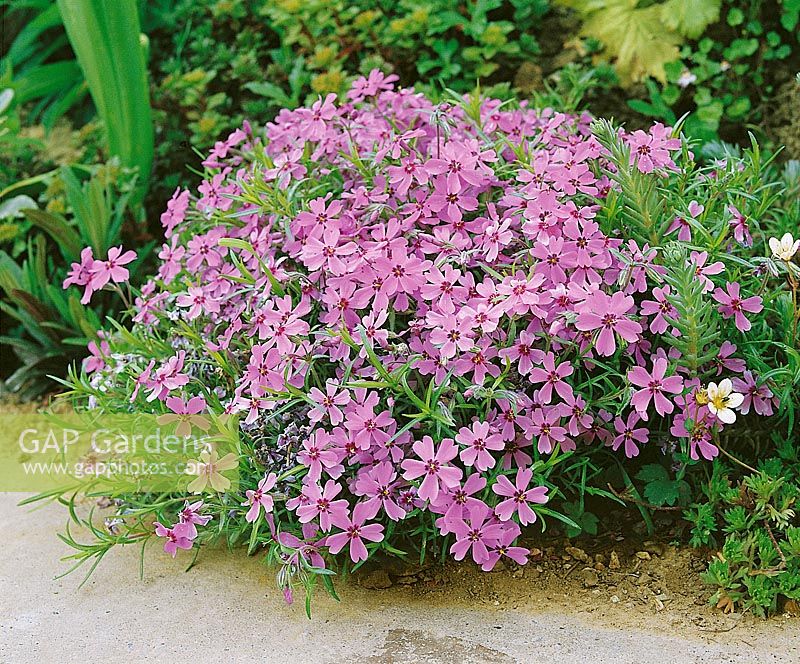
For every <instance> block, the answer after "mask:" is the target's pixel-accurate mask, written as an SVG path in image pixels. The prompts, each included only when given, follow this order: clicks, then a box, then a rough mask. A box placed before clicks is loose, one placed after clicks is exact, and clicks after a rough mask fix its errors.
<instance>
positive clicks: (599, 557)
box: [594, 553, 606, 565]
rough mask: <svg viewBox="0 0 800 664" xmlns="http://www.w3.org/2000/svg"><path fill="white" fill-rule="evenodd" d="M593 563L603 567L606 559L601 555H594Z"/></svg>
mask: <svg viewBox="0 0 800 664" xmlns="http://www.w3.org/2000/svg"><path fill="white" fill-rule="evenodd" d="M594 561H595V562H596V563H600V564H602V565H605V562H606V557H605V556H604V555H603V554H602V553H596V554H594Z"/></svg>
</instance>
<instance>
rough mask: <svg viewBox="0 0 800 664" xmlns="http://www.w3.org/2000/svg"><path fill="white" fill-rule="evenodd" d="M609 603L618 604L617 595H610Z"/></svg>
mask: <svg viewBox="0 0 800 664" xmlns="http://www.w3.org/2000/svg"><path fill="white" fill-rule="evenodd" d="M611 603H612V604H619V597H617V596H616V595H611Z"/></svg>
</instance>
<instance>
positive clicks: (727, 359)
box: [711, 340, 747, 376]
mask: <svg viewBox="0 0 800 664" xmlns="http://www.w3.org/2000/svg"><path fill="white" fill-rule="evenodd" d="M735 352H736V344H732V343H731V342H730V341H727V340H725V341H723V342H722V345H721V346H720V347H719V351H718V352H717V355H716V356H715V357H714V359H713V360H711V364H713V365H714V366H715V367H716V369H717V376H721V375H722V373H723V371H730V372H732V373H742V371H744V370H745V369H746V368H747V366H746V364H745V361H744V360H743V359H742V358H740V357H733V354H734V353H735Z"/></svg>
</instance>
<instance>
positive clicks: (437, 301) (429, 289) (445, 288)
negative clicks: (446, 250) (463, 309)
mask: <svg viewBox="0 0 800 664" xmlns="http://www.w3.org/2000/svg"><path fill="white" fill-rule="evenodd" d="M460 277H461V272H459V271H458V270H455V269H453V267H452V266H451V265H445V266H444V270H443V271H442V270H440V269H439V268H438V267H436V266H435V265H434V266H433V267H431V269H430V270H429V271H428V283H427V284H425V285H424V286H422V288H421V289H420V293H421V295H422V297H423V298H424V299H425V300H428V301H430V302H431V303H432V306H434V307H437V308H438V309H439V310H441V311H442V312H443V313H445V314H453V313H454V312H455V310H456V304H455V302H458V303H459V304H460V303H461V302H463V301H464V300H465V299H466V295H467V290H466V289H465V288H464V287H463V286H459V285H457V284H458V281H459V279H460ZM454 298H455V302H454V301H453V300H454Z"/></svg>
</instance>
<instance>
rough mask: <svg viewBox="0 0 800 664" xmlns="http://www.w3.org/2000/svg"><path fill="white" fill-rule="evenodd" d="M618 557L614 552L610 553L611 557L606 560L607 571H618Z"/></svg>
mask: <svg viewBox="0 0 800 664" xmlns="http://www.w3.org/2000/svg"><path fill="white" fill-rule="evenodd" d="M619 568H620V564H619V556H618V555H617V552H616V551H612V552H611V556H610V557H609V559H608V569H619Z"/></svg>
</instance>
